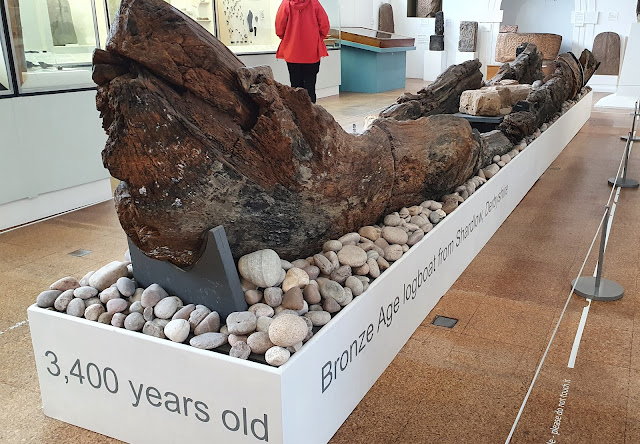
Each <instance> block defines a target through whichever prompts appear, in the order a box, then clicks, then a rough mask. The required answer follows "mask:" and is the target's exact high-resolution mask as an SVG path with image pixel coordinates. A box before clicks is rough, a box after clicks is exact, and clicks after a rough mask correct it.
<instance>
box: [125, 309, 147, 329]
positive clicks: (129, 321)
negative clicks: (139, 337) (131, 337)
mask: <svg viewBox="0 0 640 444" xmlns="http://www.w3.org/2000/svg"><path fill="white" fill-rule="evenodd" d="M145 322H146V321H145V320H144V317H143V316H142V315H141V314H140V313H129V315H128V316H127V317H126V318H125V320H124V328H126V329H127V330H131V331H142V327H144V324H145Z"/></svg>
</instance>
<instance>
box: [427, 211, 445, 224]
mask: <svg viewBox="0 0 640 444" xmlns="http://www.w3.org/2000/svg"><path fill="white" fill-rule="evenodd" d="M441 220H442V216H440V214H439V213H437V212H435V211H434V212H432V213H431V214H430V215H429V221H430V222H431V223H432V224H433V225H436V224H437V223H439V222H440V221H441Z"/></svg>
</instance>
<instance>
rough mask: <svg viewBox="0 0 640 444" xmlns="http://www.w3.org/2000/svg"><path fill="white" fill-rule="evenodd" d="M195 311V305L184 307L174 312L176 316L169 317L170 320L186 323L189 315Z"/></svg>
mask: <svg viewBox="0 0 640 444" xmlns="http://www.w3.org/2000/svg"><path fill="white" fill-rule="evenodd" d="M195 309H196V305H195V304H189V305H185V306H184V307H182V308H181V309H180V310H178V311H177V312H176V314H174V315H173V316H172V317H171V320H173V319H184V320H185V321H188V320H189V316H190V315H191V313H193V311H194V310H195Z"/></svg>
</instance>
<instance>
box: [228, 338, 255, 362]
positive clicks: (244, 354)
mask: <svg viewBox="0 0 640 444" xmlns="http://www.w3.org/2000/svg"><path fill="white" fill-rule="evenodd" d="M250 354H251V347H249V345H248V344H247V343H246V342H244V341H239V342H236V343H235V344H234V345H233V347H231V350H229V356H231V357H232V358H238V359H247V358H248V357H249V355H250Z"/></svg>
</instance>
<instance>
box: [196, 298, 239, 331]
mask: <svg viewBox="0 0 640 444" xmlns="http://www.w3.org/2000/svg"><path fill="white" fill-rule="evenodd" d="M209 313H211V310H209V309H208V308H207V307H205V306H204V305H196V309H195V310H193V311H192V312H191V314H190V315H189V325H190V326H191V331H194V330H195V329H196V327H197V326H198V324H200V322H202V321H203V320H204V319H205V318H206V317H207V316H209ZM227 323H228V321H227ZM232 333H233V332H232Z"/></svg>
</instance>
